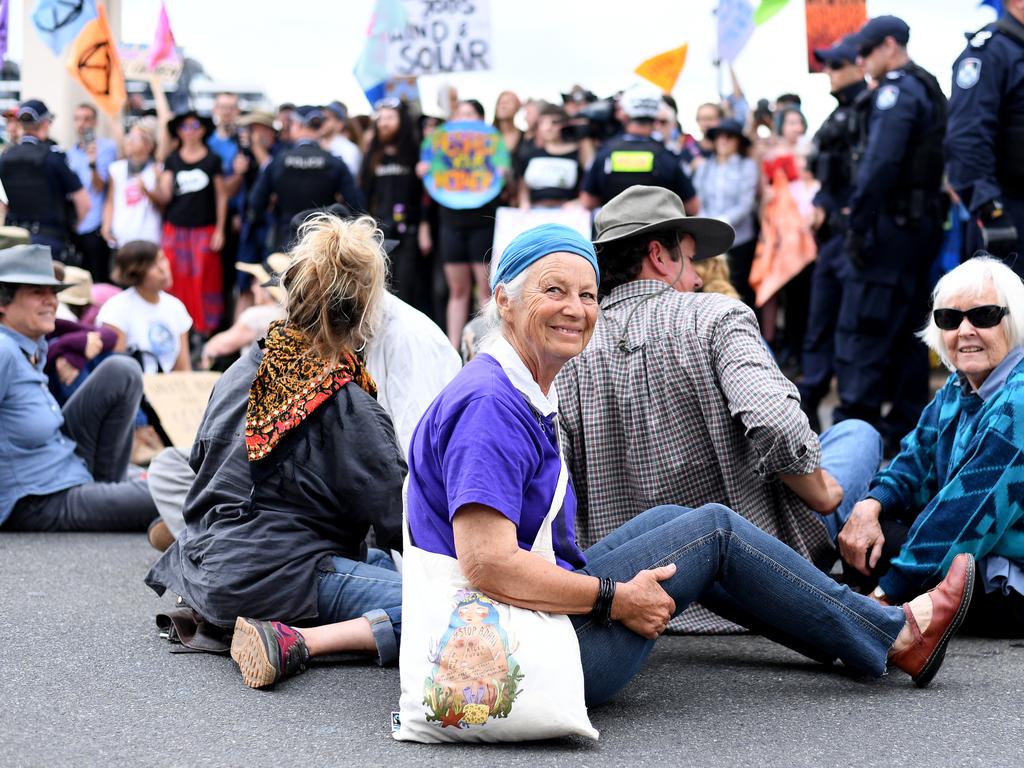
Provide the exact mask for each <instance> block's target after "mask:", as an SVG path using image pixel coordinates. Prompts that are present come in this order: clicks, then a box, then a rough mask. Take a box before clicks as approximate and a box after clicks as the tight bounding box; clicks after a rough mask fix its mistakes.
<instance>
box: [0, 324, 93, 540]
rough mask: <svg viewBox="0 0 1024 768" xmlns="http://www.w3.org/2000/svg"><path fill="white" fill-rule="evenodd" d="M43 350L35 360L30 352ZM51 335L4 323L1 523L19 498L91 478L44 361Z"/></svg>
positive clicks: (0, 343) (0, 331) (0, 344)
mask: <svg viewBox="0 0 1024 768" xmlns="http://www.w3.org/2000/svg"><path fill="white" fill-rule="evenodd" d="M33 355H37V359H36V364H35V365H34V366H33V365H32V363H30V362H29V358H30V357H32V356H33ZM45 364H46V340H45V339H40V340H39V341H33V340H32V339H30V338H28V337H26V336H22V335H21V334H20V333H17V332H16V331H12V330H11V329H10V328H8V327H6V326H3V325H0V525H3V523H4V522H5V521H6V520H7V518H8V516H9V515H10V514H11V510H12V509H14V505H15V504H16V503H17V502H18V500H19V499H21V498H24V497H25V496H43V495H46V494H49V493H55V492H56V491H62V490H64V489H65V488H73V487H74V486H76V485H82V484H84V483H91V482H92V481H93V480H92V475H90V474H89V470H88V469H87V468H86V466H85V462H84V461H82V460H81V459H80V458H79V457H78V455H77V454H75V441H74V440H72V439H71V438H69V437H67V436H66V435H64V433H63V432H61V427H62V426H64V416H63V415H62V414H61V411H60V406H59V405H57V401H56V400H54V399H53V395H51V394H50V389H49V386H48V384H47V379H46V374H44V373H43V366H44V365H45Z"/></svg>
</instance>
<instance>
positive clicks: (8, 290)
mask: <svg viewBox="0 0 1024 768" xmlns="http://www.w3.org/2000/svg"><path fill="white" fill-rule="evenodd" d="M19 288H21V286H20V285H18V283H0V307H6V306H7V305H8V304H10V303H11V302H12V301H14V294H16V293H17V292H18V289H19Z"/></svg>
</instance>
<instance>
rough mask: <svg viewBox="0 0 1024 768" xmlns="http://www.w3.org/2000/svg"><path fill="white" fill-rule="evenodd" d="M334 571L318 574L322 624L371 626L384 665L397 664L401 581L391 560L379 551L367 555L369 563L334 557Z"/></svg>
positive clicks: (400, 621)
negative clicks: (358, 622)
mask: <svg viewBox="0 0 1024 768" xmlns="http://www.w3.org/2000/svg"><path fill="white" fill-rule="evenodd" d="M331 561H332V563H333V564H334V570H333V571H325V570H322V569H318V571H317V579H318V583H317V609H318V610H319V611H320V616H319V617H318V620H319V623H320V624H334V623H335V622H338V621H348V620H349V619H357V618H359V617H360V616H362V617H363V618H365V619H366V620H367V621H369V622H370V629H372V630H373V639H374V642H376V644H377V657H378V662H379V663H380V664H381V665H384V664H394V663H395V662H397V661H398V643H399V640H400V639H401V636H402V577H401V576H399V575H398V571H396V570H395V564H394V563H393V562H392V560H391V557H390V556H389V555H388V554H387V553H385V552H382V551H381V550H379V549H371V550H369V551H368V552H367V553H366V562H365V563H364V562H361V561H359V560H349V559H348V558H345V557H332V558H331Z"/></svg>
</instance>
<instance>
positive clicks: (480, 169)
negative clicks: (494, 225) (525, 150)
mask: <svg viewBox="0 0 1024 768" xmlns="http://www.w3.org/2000/svg"><path fill="white" fill-rule="evenodd" d="M420 161H421V162H424V163H427V164H428V165H429V166H430V169H429V171H428V173H427V176H426V178H424V179H423V183H424V185H425V186H426V188H427V192H428V193H429V194H430V196H431V197H432V198H434V199H435V200H437V202H439V203H441V205H444V206H447V207H448V208H457V209H460V210H465V209H467V208H479V207H480V206H481V205H485V204H487V203H489V202H491V200H493V199H494V198H496V197H497V196H498V194H499V193H500V192H501V190H502V188H503V187H504V186H505V174H506V173H507V172H508V170H509V167H510V162H509V155H508V148H507V147H506V146H505V140H504V139H503V138H502V137H501V133H500V132H499V131H498V130H497V129H496V128H495V127H494V126H493V125H487V123H482V122H478V121H457V122H453V123H446V124H445V125H443V126H441V127H440V128H437V129H436V130H435V131H434V132H433V133H432V134H431V135H430V136H428V137H427V138H425V139H424V140H423V144H422V145H421V147H420Z"/></svg>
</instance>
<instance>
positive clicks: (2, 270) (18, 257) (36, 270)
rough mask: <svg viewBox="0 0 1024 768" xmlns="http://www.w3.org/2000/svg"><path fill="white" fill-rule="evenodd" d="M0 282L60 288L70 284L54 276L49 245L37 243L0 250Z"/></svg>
mask: <svg viewBox="0 0 1024 768" xmlns="http://www.w3.org/2000/svg"><path fill="white" fill-rule="evenodd" d="M0 283H11V284H14V285H47V286H50V287H51V288H58V289H61V290H63V289H64V288H68V287H70V286H71V285H72V284H71V283H62V282H60V281H59V280H58V279H57V278H56V277H54V274H53V259H52V258H51V256H50V246H48V245H37V244H32V245H15V246H13V247H11V248H4V249H3V250H2V251H0Z"/></svg>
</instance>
